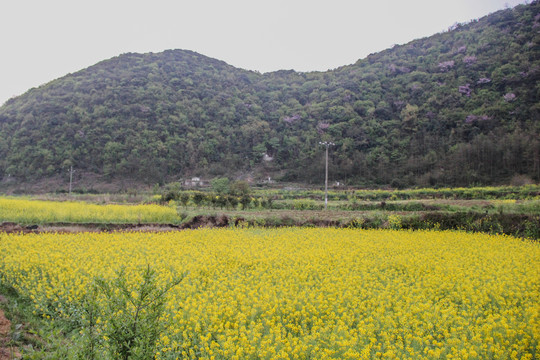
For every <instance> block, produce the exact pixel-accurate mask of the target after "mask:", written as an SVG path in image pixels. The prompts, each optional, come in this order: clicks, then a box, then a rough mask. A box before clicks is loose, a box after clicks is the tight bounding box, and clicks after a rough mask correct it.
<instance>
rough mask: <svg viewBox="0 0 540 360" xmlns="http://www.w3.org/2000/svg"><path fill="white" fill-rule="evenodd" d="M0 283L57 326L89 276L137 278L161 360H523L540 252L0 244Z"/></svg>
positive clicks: (529, 348) (336, 240) (496, 241)
mask: <svg viewBox="0 0 540 360" xmlns="http://www.w3.org/2000/svg"><path fill="white" fill-rule="evenodd" d="M0 254H1V255H2V256H1V257H0V274H1V276H2V281H6V282H7V283H9V284H11V285H13V286H14V287H15V288H16V289H17V290H18V291H19V292H20V293H21V294H23V295H25V296H28V297H31V298H32V299H33V300H34V302H35V306H36V312H38V313H40V314H43V315H44V316H62V315H65V316H67V314H68V313H69V312H70V309H73V308H74V307H76V305H77V304H78V303H79V302H80V300H81V299H82V298H83V297H84V296H85V294H86V291H87V289H88V288H89V286H88V285H89V283H90V282H91V281H92V279H93V278H95V277H96V276H102V277H105V278H112V277H114V276H115V270H117V269H119V268H121V267H125V269H126V272H127V273H128V274H130V276H129V279H130V281H132V282H133V283H135V282H137V281H138V280H140V279H139V275H138V274H139V272H137V271H138V269H140V268H141V267H144V266H146V265H147V264H150V265H151V266H152V267H153V268H154V269H157V270H158V271H159V274H160V281H162V282H166V281H167V280H168V279H169V278H170V277H171V276H172V273H173V272H178V273H185V272H187V274H188V275H187V276H186V277H185V278H184V280H183V281H182V282H181V283H180V285H178V286H177V287H175V288H174V289H173V290H172V292H171V293H170V294H169V298H168V302H167V311H166V314H165V315H164V317H163V321H165V322H168V323H170V326H169V328H168V330H167V331H166V332H165V333H163V334H162V335H161V338H160V341H159V355H158V358H160V359H176V358H191V359H379V358H380V359H534V358H538V357H539V356H540V352H539V351H540V350H539V349H538V343H539V340H540V245H539V244H538V243H533V242H527V241H522V240H519V239H515V238H512V237H507V236H495V235H486V234H468V233H461V232H429V231H425V232H421V231H419V232H407V231H393V230H372V231H365V230H352V229H299V228H287V229H212V230H209V229H200V230H191V231H183V232H170V233H78V234H61V235H60V234H31V235H13V234H1V233H0Z"/></svg>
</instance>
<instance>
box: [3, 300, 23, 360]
mask: <svg viewBox="0 0 540 360" xmlns="http://www.w3.org/2000/svg"><path fill="white" fill-rule="evenodd" d="M6 301H7V300H6V298H5V297H4V296H2V295H0V303H5V302H6ZM10 332H11V322H10V321H9V320H8V319H7V318H6V315H5V314H4V311H3V310H2V309H0V360H12V359H18V358H20V356H21V354H20V353H19V351H18V349H17V348H14V347H12V346H9V342H10Z"/></svg>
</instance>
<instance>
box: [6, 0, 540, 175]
mask: <svg viewBox="0 0 540 360" xmlns="http://www.w3.org/2000/svg"><path fill="white" fill-rule="evenodd" d="M351 46H354V44H351ZM539 120H540V3H539V2H538V1H535V2H533V3H531V4H529V5H520V6H517V7H516V8H514V9H506V10H502V11H499V12H496V13H494V14H491V15H489V16H486V17H484V18H481V19H479V20H476V21H473V22H470V23H467V24H458V25H456V26H454V27H453V28H452V29H449V31H447V32H444V33H439V34H436V35H434V36H431V37H428V38H424V39H420V40H415V41H412V42H410V43H408V44H405V45H400V46H395V47H393V48H392V49H388V50H385V51H383V52H380V53H377V54H372V55H370V56H368V57H367V58H365V59H361V60H359V61H358V62H356V63H355V64H353V65H348V66H343V67H341V68H338V69H335V70H332V71H327V72H309V73H300V72H295V71H292V70H290V71H277V72H272V73H266V74H260V73H257V72H252V71H246V70H241V69H237V68H234V67H232V66H230V65H227V64H226V63H224V62H222V61H218V60H215V59H211V58H208V57H205V56H203V55H199V54H197V53H194V52H191V51H185V50H169V51H165V52H162V53H157V54H156V53H149V54H124V55H120V56H118V57H115V58H113V59H110V60H106V61H103V62H100V63H98V64H96V65H94V66H91V67H89V68H87V69H84V70H82V71H79V72H77V73H74V74H69V75H67V76H65V77H63V78H60V79H57V80H54V81H52V82H50V83H48V84H46V85H43V86H41V87H39V88H34V89H31V90H29V91H28V92H27V93H25V94H24V95H22V96H19V97H16V98H13V99H11V100H9V101H7V102H6V103H5V104H4V105H3V106H2V107H1V108H0V178H4V180H5V179H6V178H8V177H9V178H16V179H18V180H19V181H28V180H35V179H38V178H44V177H54V176H57V174H59V173H63V174H65V170H66V168H68V167H69V165H71V164H73V165H74V166H75V167H76V168H77V169H79V171H81V172H82V171H85V172H88V173H95V174H101V175H104V178H111V179H112V178H130V179H136V180H138V181H141V182H146V183H156V182H166V181H172V180H175V179H178V178H180V177H186V176H192V175H203V176H208V177H211V176H223V175H228V176H234V175H238V174H241V173H248V172H253V173H255V174H256V175H258V176H261V177H262V176H267V175H271V176H278V175H279V176H280V177H281V179H283V180H288V181H298V182H303V181H306V182H310V181H318V180H317V179H319V178H321V175H320V174H321V173H322V172H321V170H322V168H323V167H324V160H323V150H324V149H323V148H322V147H321V146H320V145H319V141H333V142H334V143H335V144H336V146H334V147H333V148H332V149H331V151H330V154H331V161H330V164H331V165H330V166H331V167H330V173H331V176H332V178H333V179H335V180H341V181H345V182H347V183H349V184H392V185H394V186H415V185H424V186H425V185H448V186H456V185H467V184H472V183H475V184H491V183H502V182H508V181H509V180H510V179H511V178H512V177H513V176H515V175H523V176H525V177H528V178H531V179H533V180H535V181H539V180H540V137H539V134H540V121H539Z"/></svg>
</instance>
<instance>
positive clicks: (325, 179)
mask: <svg viewBox="0 0 540 360" xmlns="http://www.w3.org/2000/svg"><path fill="white" fill-rule="evenodd" d="M319 144H320V145H324V146H326V168H325V177H324V210H326V208H327V207H328V148H329V147H330V146H334V145H336V144H334V143H333V142H328V141H323V142H320V141H319Z"/></svg>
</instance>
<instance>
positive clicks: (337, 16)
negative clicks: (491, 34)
mask: <svg viewBox="0 0 540 360" xmlns="http://www.w3.org/2000/svg"><path fill="white" fill-rule="evenodd" d="M525 2H526V1H525V0H332V1H330V0H327V1H321V0H264V1H262V0H261V1H259V0H152V1H150V0H147V1H140V0H92V1H89V0H85V1H82V0H1V2H0V104H3V103H4V102H5V101H6V100H7V99H9V98H10V97H12V96H14V95H20V94H22V93H24V92H25V91H26V90H28V89H30V88H32V87H37V86H39V85H41V84H44V83H47V82H49V81H51V80H54V79H56V78H59V77H61V76H64V75H66V74H68V73H71V72H75V71H78V70H80V69H83V68H86V67H88V66H90V65H93V64H95V63H97V62H99V61H101V60H105V59H109V58H111V57H114V56H117V55H120V54H123V53H126V52H139V53H146V52H160V51H163V50H166V49H187V50H193V51H196V52H198V53H201V54H203V55H206V56H210V57H213V58H216V59H219V60H223V61H225V62H227V63H229V64H231V65H233V66H236V67H239V68H244V69H249V70H258V71H260V72H268V71H275V70H280V69H294V70H297V71H312V70H319V71H324V70H328V69H334V68H336V67H339V66H342V65H348V64H352V63H354V62H356V61H357V60H358V59H362V58H364V57H366V56H367V55H369V54H371V53H374V52H378V51H381V50H384V49H386V48H388V47H391V46H392V45H394V44H404V43H407V42H409V41H411V40H414V39H418V38H422V37H425V36H430V35H433V34H435V33H437V32H441V31H444V30H446V29H448V27H450V26H451V25H453V24H454V23H456V22H466V21H469V20H471V19H475V18H479V17H482V16H484V15H487V14H489V13H491V12H495V11H497V10H501V9H504V8H505V7H513V6H515V5H517V4H521V3H525Z"/></svg>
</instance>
